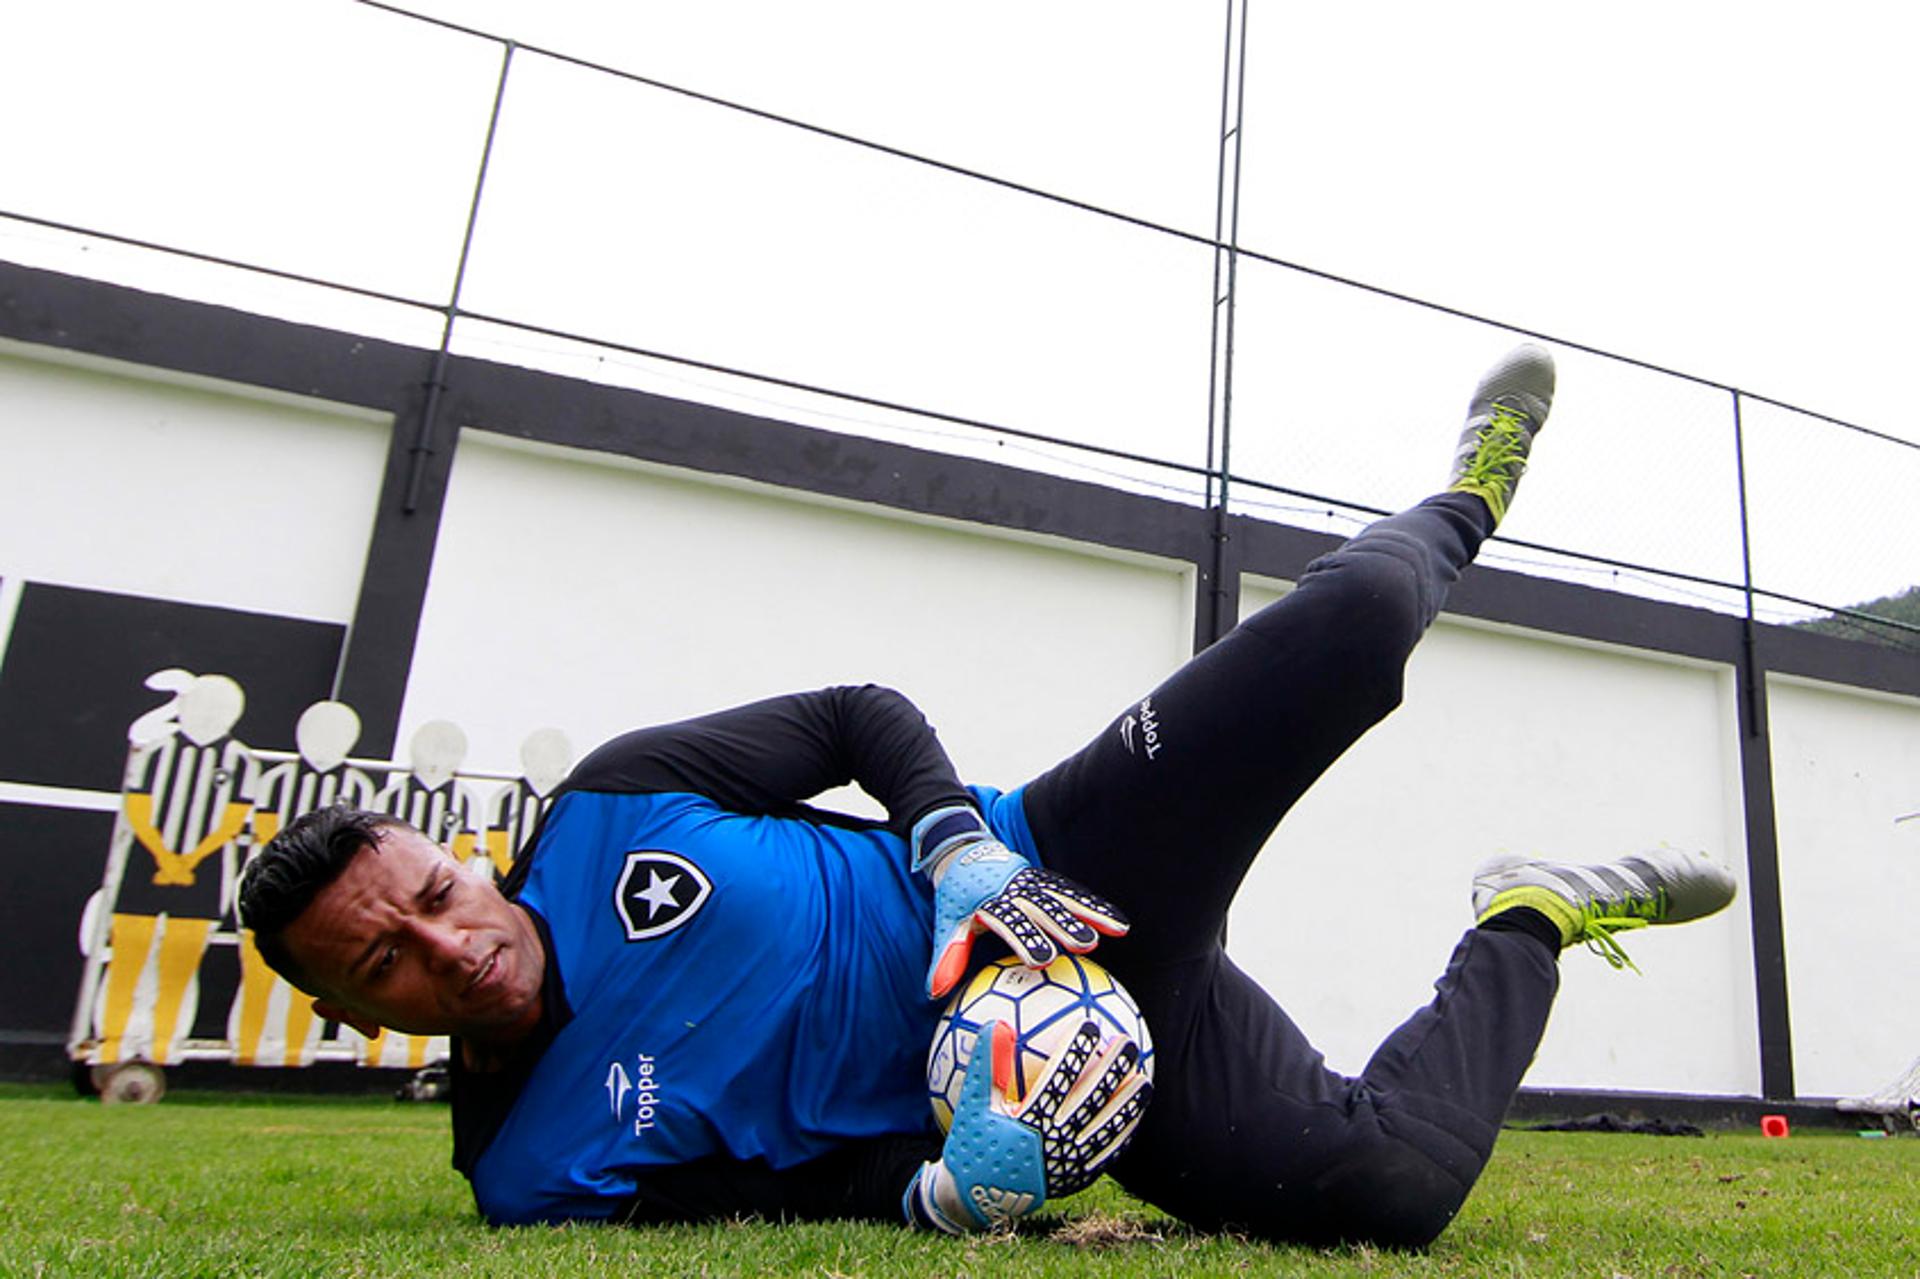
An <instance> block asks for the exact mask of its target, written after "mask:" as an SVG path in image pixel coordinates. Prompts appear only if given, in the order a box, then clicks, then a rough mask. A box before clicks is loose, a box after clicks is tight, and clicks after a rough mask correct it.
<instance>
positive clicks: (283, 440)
mask: <svg viewBox="0 0 1920 1279" xmlns="http://www.w3.org/2000/svg"><path fill="white" fill-rule="evenodd" d="M386 449H387V427H386V424H385V423H384V421H382V420H380V419H378V418H376V417H375V416H374V415H372V414H370V413H367V412H364V411H362V410H358V409H352V408H345V407H342V406H337V405H328V404H322V403H319V402H317V401H308V400H296V399H295V398H293V397H291V396H278V395H268V394H265V393H249V392H247V391H246V390H245V389H244V388H240V387H236V386H231V385H227V384H220V385H217V386H216V385H215V384H213V383H210V382H204V381H201V380H197V379H186V378H165V379H162V378H159V377H156V376H154V375H153V374H152V373H151V372H150V371H148V370H143V369H140V368H138V367H136V366H132V365H122V364H117V363H114V362H111V361H107V360H98V359H93V358H81V357H52V356H51V353H49V352H47V351H46V350H45V348H39V347H28V346H25V345H23V344H19V343H13V342H8V341H4V340H0V486H4V494H3V495H0V575H3V576H5V577H7V578H10V579H16V578H25V579H28V580H33V581H41V582H51V583H58V584H60V585H65V586H82V587H90V588H93V589H97V590H104V591H115V592H122V593H126V594H132V595H146V596H153V597H156V598H162V599H170V600H179V601H184V602H190V603H196V604H212V605H220V606H224V607H229V608H238V609H247V610H252V611H257V612H265V613H277V614H281V615H283V616H289V617H300V618H307V619H312V620H316V621H329V622H345V621H348V620H350V619H351V618H352V616H353V610H354V602H355V599H356V597H357V595H358V593H359V588H360V575H361V570H362V568H363V567H364V565H365V562H366V554H367V537H368V534H369V532H370V530H371V528H372V521H373V511H374V504H375V502H376V501H377V500H378V497H379V493H380V477H381V471H382V468H383V467H384V466H385V464H386Z"/></svg>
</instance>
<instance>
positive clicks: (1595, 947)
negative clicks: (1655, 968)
mask: <svg viewBox="0 0 1920 1279" xmlns="http://www.w3.org/2000/svg"><path fill="white" fill-rule="evenodd" d="M1666 914H1667V890H1666V889H1664V888H1659V889H1656V890H1654V894H1653V896H1652V897H1651V898H1645V897H1635V896H1632V895H1628V896H1626V897H1623V898H1621V899H1620V900H1619V901H1617V902H1588V903H1587V904H1586V905H1585V906H1582V907H1581V908H1580V922H1579V923H1578V924H1577V925H1576V926H1575V928H1574V933H1573V940H1574V941H1578V942H1585V943H1586V946H1587V949H1588V950H1590V951H1592V952H1593V953H1594V954H1596V955H1598V956H1600V958H1602V959H1604V960H1606V961H1607V962H1608V963H1609V964H1611V965H1612V966H1613V967H1615V968H1631V969H1633V971H1634V972H1636V973H1637V972H1639V971H1640V965H1638V964H1636V963H1634V962H1633V959H1632V958H1631V957H1630V956H1629V955H1628V954H1627V952H1626V948H1625V947H1623V946H1622V945H1621V944H1620V943H1619V941H1618V940H1617V939H1616V938H1615V937H1614V934H1615V933H1624V932H1631V931H1632V930H1633V929H1635V928H1645V927H1646V926H1647V925H1649V924H1652V923H1655V922H1657V921H1659V920H1661V919H1664V918H1666Z"/></svg>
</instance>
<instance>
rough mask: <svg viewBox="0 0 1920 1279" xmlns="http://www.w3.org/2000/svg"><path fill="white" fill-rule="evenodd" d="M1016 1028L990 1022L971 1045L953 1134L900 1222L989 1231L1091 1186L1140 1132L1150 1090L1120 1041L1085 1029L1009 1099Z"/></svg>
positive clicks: (1132, 1048) (1130, 1047) (1092, 1026)
mask: <svg viewBox="0 0 1920 1279" xmlns="http://www.w3.org/2000/svg"><path fill="white" fill-rule="evenodd" d="M1016 1048H1017V1045H1016V1043H1015V1040H1014V1034H1013V1028H1012V1027H1010V1026H1008V1025H1007V1024H1006V1023H1005V1022H1001V1021H995V1022H989V1023H988V1024H987V1025H986V1026H985V1027H984V1028H982V1030H981V1032H980V1038H979V1039H978V1040H977V1041H975V1043H974V1048H973V1056H972V1059H971V1060H969V1061H968V1063H967V1073H966V1079H965V1081H964V1082H963V1083H962V1084H961V1086H960V1104H959V1105H958V1106H957V1107H955V1109H954V1112H953V1128H952V1130H951V1131H950V1132H948V1134H947V1144H946V1146H945V1148H944V1149H943V1150H942V1151H941V1153H940V1160H939V1162H937V1163H925V1164H922V1165H920V1171H919V1172H917V1173H915V1174H914V1177H913V1181H912V1182H910V1183H909V1184H908V1186H907V1193H906V1195H905V1196H904V1198H903V1199H902V1200H901V1207H902V1209H903V1210H904V1211H905V1213H906V1216H907V1220H908V1221H910V1222H912V1223H913V1224H914V1225H916V1226H920V1227H921V1228H923V1229H928V1230H942V1231H945V1232H946V1233H948V1234H961V1233H963V1232H966V1231H970V1230H993V1229H998V1228H1000V1227H1002V1226H1006V1225H1009V1224H1011V1223H1012V1222H1013V1221H1014V1220H1016V1219H1017V1218H1020V1217H1023V1216H1025V1215H1026V1214H1028V1213H1030V1212H1032V1211H1034V1210H1035V1209H1037V1208H1039V1207H1041V1206H1042V1205H1044V1204H1045V1203H1046V1202H1047V1200H1049V1199H1056V1198H1059V1197H1060V1196H1062V1195H1070V1194H1073V1193H1074V1192H1075V1191H1077V1190H1084V1189H1086V1188H1087V1187H1088V1186H1090V1185H1092V1184H1093V1183H1094V1181H1095V1180H1096V1179H1097V1178H1098V1177H1099V1176H1100V1171H1101V1169H1102V1168H1104V1167H1105V1166H1106V1165H1107V1163H1108V1162H1109V1161H1110V1160H1111V1159H1112V1158H1113V1157H1114V1156H1115V1155H1117V1154H1119V1153H1120V1150H1121V1148H1122V1147H1124V1146H1125V1145H1126V1143H1127V1139H1128V1138H1129V1137H1131V1136H1132V1135H1133V1130H1134V1129H1135V1128H1136V1127H1138V1126H1139V1124H1140V1117H1141V1115H1142V1114H1144V1113H1145V1111H1146V1108H1147V1101H1148V1099H1149V1098H1151V1097H1152V1096H1153V1084H1152V1083H1150V1082H1149V1081H1148V1079H1147V1077H1146V1074H1145V1073H1144V1072H1143V1071H1142V1070H1141V1069H1140V1048H1139V1045H1137V1044H1135V1043H1134V1042H1133V1040H1131V1039H1128V1038H1127V1037H1126V1036H1124V1035H1114V1036H1112V1037H1110V1038H1108V1039H1107V1040H1106V1041H1105V1042H1104V1043H1102V1042H1101V1038H1100V1028H1099V1026H1098V1024H1096V1023H1094V1022H1091V1021H1088V1022H1083V1023H1082V1024H1081V1026H1080V1028H1079V1029H1078V1030H1077V1031H1075V1032H1074V1035H1073V1037H1072V1038H1071V1039H1069V1040H1067V1041H1066V1042H1065V1043H1064V1044H1062V1045H1061V1046H1060V1048H1059V1049H1058V1051H1056V1052H1055V1053H1054V1055H1053V1056H1052V1057H1051V1058H1050V1059H1048V1062H1047V1067H1046V1069H1045V1071H1043V1072H1042V1074H1041V1076H1040V1078H1039V1079H1038V1080H1037V1081H1036V1082H1035V1083H1034V1086H1033V1089H1032V1091H1031V1092H1029V1093H1028V1094H1027V1096H1026V1097H1025V1098H1018V1097H1014V1096H1012V1095H1011V1094H1012V1087H1013V1057H1014V1053H1015V1051H1016Z"/></svg>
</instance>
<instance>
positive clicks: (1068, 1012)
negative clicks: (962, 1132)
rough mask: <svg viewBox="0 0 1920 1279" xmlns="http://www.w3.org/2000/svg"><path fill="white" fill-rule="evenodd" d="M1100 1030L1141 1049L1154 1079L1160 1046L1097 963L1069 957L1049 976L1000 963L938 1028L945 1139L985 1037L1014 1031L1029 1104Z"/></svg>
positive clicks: (933, 1061) (931, 1085) (935, 1095)
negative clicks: (1063, 1061)
mask: <svg viewBox="0 0 1920 1279" xmlns="http://www.w3.org/2000/svg"><path fill="white" fill-rule="evenodd" d="M1089 1020H1091V1021H1095V1022H1098V1023H1099V1024H1100V1028H1101V1031H1102V1033H1104V1034H1114V1033H1119V1034H1124V1035H1126V1036H1127V1037H1128V1038H1130V1039H1132V1040H1133V1042H1134V1043H1136V1044H1138V1045H1140V1065H1141V1069H1143V1070H1144V1071H1145V1072H1146V1074H1147V1077H1148V1078H1149V1079H1151V1078H1152V1077H1153V1040H1152V1039H1151V1038H1150V1037H1149V1036H1148V1034H1147V1021H1146V1018H1144V1017H1142V1016H1141V1015H1140V1005H1138V1004H1136V1003H1134V1002H1133V996H1132V995H1129V994H1128V993H1127V992H1126V989H1125V988H1124V987H1123V986H1121V985H1120V983H1119V982H1118V981H1115V980H1114V978H1113V975H1112V974H1110V973H1109V972H1107V970H1106V969H1104V968H1102V967H1100V965H1098V964H1096V963H1094V962H1093V961H1092V960H1090V959H1083V958H1081V957H1080V956H1078V955H1068V954H1064V953H1063V954H1062V955H1060V957H1059V958H1057V959H1055V960H1054V961H1053V962H1052V963H1051V964H1048V965H1047V966H1046V967H1045V968H1028V967H1026V966H1025V965H1023V964H1021V963H1020V961H1019V960H1017V959H1014V958H1013V957H1011V956H1008V957H1006V958H1004V959H996V960H994V961H993V962H992V963H990V964H988V965H987V966H986V967H985V968H982V969H981V970H980V971H979V972H977V973H975V974H974V975H973V976H972V977H970V978H968V979H967V981H966V983H965V984H964V985H962V986H961V987H960V989H959V990H958V991H957V992H956V993H955V994H954V996H953V1000H952V1002H951V1003H949V1004H948V1005H947V1009H946V1011H945V1012H944V1013H942V1014H941V1015H940V1024H939V1025H938V1026H937V1027H935V1028H934V1032H933V1047H932V1049H931V1050H930V1051H929V1052H928V1053H927V1100H928V1101H929V1102H931V1103H932V1105H933V1117H934V1118H935V1119H936V1120H938V1121H939V1124H940V1131H942V1132H945V1131H946V1130H947V1129H948V1128H949V1127H951V1126H952V1124H953V1108H954V1106H955V1105H956V1104H958V1103H959V1101H960V1086H961V1084H962V1082H963V1081H964V1080H965V1078H966V1065H967V1059H968V1058H969V1057H970V1056H972V1054H973V1044H974V1041H975V1040H976V1039H978V1038H979V1036H980V1031H981V1029H982V1028H983V1027H985V1026H986V1024H987V1023H988V1022H991V1021H1004V1022H1006V1023H1007V1024H1008V1025H1009V1026H1011V1027H1013V1033H1014V1037H1015V1039H1016V1040H1017V1041H1018V1043H1019V1051H1017V1052H1016V1053H1015V1054H1014V1082H1015V1084H1016V1089H1017V1092H1018V1094H1019V1095H1020V1096H1023V1097H1024V1096H1025V1095H1026V1092H1027V1089H1028V1088H1030V1087H1031V1086H1032V1085H1033V1084H1034V1083H1035V1082H1036V1081H1037V1080H1038V1079H1039V1077H1040V1073H1041V1071H1043V1070H1044V1069H1045V1068H1046V1064H1047V1058H1048V1057H1050V1056H1051V1055H1052V1054H1053V1052H1054V1050H1055V1049H1057V1048H1059V1046H1060V1045H1061V1044H1062V1043H1064V1042H1066V1040H1067V1039H1068V1038H1070V1037H1071V1036H1072V1034H1073V1032H1074V1031H1075V1030H1077V1029H1079V1027H1080V1023H1081V1022H1083V1021H1089Z"/></svg>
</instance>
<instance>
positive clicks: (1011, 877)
mask: <svg viewBox="0 0 1920 1279" xmlns="http://www.w3.org/2000/svg"><path fill="white" fill-rule="evenodd" d="M913 868H914V869H915V870H921V871H925V872H926V873H927V877H928V878H929V879H931V880H932V881H933V885H934V893H933V959H932V961H931V962H930V963H929V964H928V965H927V995H928V997H929V998H932V999H938V998H940V997H941V996H942V995H944V994H946V993H947V992H948V991H950V990H952V989H953V988H954V987H955V986H957V985H958V984H959V983H960V979H961V978H962V977H964V976H965V975H966V972H967V960H968V958H969V957H970V956H971V955H972V953H973V942H974V938H976V937H978V936H979V935H980V934H981V933H984V932H987V931H988V930H991V931H993V932H994V933H996V934H997V935H998V936H999V937H1000V939H1001V940H1002V941H1004V942H1006V943H1007V945H1008V946H1009V947H1011V948H1012V950H1013V953H1014V954H1015V955H1016V956H1017V957H1018V958H1019V960H1020V962H1021V963H1023V964H1025V965H1027V966H1028V967H1029V968H1045V967H1046V966H1047V965H1048V964H1050V963H1052V962H1053V961H1054V958H1055V956H1056V955H1058V954H1059V952H1060V951H1061V950H1063V949H1064V950H1069V951H1072V952H1073V953H1074V954H1076V955H1084V954H1086V953H1087V952H1088V951H1090V950H1092V949H1093V948H1094V947H1095V946H1096V945H1098V944H1099V941H1100V938H1101V937H1102V936H1107V937H1118V936H1120V935H1121V934H1123V933H1125V932H1126V931H1127V921H1126V917H1125V916H1124V915H1122V914H1121V913H1120V911H1119V910H1118V908H1116V907H1115V906H1114V905H1113V903H1111V902H1109V901H1108V900H1106V898H1104V897H1098V896H1096V895H1094V894H1093V893H1090V892H1088V891H1087V890H1086V889H1084V888H1082V887H1080V885H1078V884H1076V883H1074V882H1073V881H1072V880H1070V879H1068V878H1067V877H1066V876H1064V875H1056V874H1054V873H1053V872H1052V871H1050V870H1039V869H1036V868H1035V867H1034V866H1033V864H1032V863H1030V862H1029V861H1027V859H1026V858H1024V857H1022V856H1021V855H1020V854H1019V853H1016V852H1014V851H1013V850H1012V849H1011V848H1008V847H1007V846H1006V845H1005V844H1003V843H1001V842H1000V841H999V840H997V839H995V838H994V837H993V832H992V831H990V830H988V829H987V826H986V823H985V822H984V821H983V820H982V819H981V817H980V814H979V813H978V812H976V811H974V810H973V809H971V808H967V807H964V806H961V805H955V806H953V807H950V808H940V809H935V810H934V811H933V812H931V813H928V814H927V815H926V816H925V817H923V818H921V819H920V820H919V821H918V822H916V823H914V827H913Z"/></svg>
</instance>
